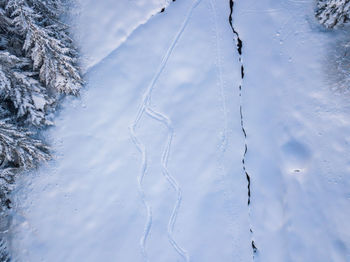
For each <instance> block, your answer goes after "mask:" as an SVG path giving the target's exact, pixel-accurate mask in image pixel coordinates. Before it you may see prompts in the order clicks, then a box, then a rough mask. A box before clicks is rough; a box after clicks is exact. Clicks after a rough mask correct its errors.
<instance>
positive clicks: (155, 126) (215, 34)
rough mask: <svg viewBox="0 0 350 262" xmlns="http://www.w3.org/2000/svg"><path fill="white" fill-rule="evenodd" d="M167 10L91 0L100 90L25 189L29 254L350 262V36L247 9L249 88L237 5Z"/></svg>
mask: <svg viewBox="0 0 350 262" xmlns="http://www.w3.org/2000/svg"><path fill="white" fill-rule="evenodd" d="M146 2H147V4H146ZM131 5H137V6H138V9H133V8H131ZM163 5H167V3H166V2H162V1H152V2H149V3H148V1H127V0H123V1H117V2H116V1H97V2H96V1H86V2H85V1H84V2H82V3H81V9H80V10H81V15H80V17H78V18H77V22H76V26H77V28H79V30H78V31H77V33H76V34H77V38H78V39H80V42H81V45H82V50H83V55H84V57H86V58H88V59H87V60H88V62H87V64H86V65H87V67H89V68H90V70H89V71H88V73H87V75H86V78H87V83H88V84H87V87H86V90H85V92H84V93H83V94H82V97H81V98H80V99H69V100H67V101H66V103H65V105H64V108H63V110H62V112H61V113H60V115H59V117H58V119H57V123H56V124H57V125H56V127H55V128H53V129H51V130H50V131H49V132H48V134H47V136H48V137H49V139H50V140H51V141H52V144H53V146H54V149H55V151H56V154H57V159H56V160H55V161H53V162H51V163H50V164H49V165H47V166H43V167H42V168H41V169H40V170H39V171H38V172H35V173H33V174H29V175H28V176H27V177H26V178H25V179H23V180H22V181H21V182H19V185H18V189H17V191H16V192H15V194H14V198H15V202H16V208H15V210H14V212H13V220H14V221H13V224H14V225H13V229H12V233H13V241H12V244H13V253H14V254H15V257H16V258H17V260H18V261H50V262H54V261H169V262H171V261H198V262H206V261H208V262H209V261H210V262H211V261H223V262H226V261H253V249H252V247H251V241H252V239H253V240H254V243H255V245H256V247H257V249H258V251H257V253H256V254H255V255H254V260H255V261H266V262H274V261H277V262H281V261H305V262H309V261H318V262H319V261H321V262H322V261H348V260H350V253H349V248H350V236H349V234H350V230H349V228H348V227H349V226H348V224H347V223H346V221H347V218H348V217H349V215H350V214H349V212H350V209H349V208H348V207H349V199H350V192H349V182H350V178H349V171H350V167H349V161H348V159H349V153H350V152H349V146H348V144H349V135H348V134H350V132H349V131H350V130H349V127H350V126H349V120H348V119H349V117H348V116H349V113H350V112H349V111H350V108H349V106H348V105H347V104H348V103H347V100H348V97H347V96H348V94H347V93H346V92H345V90H344V88H338V87H339V86H340V85H344V83H345V84H346V83H347V82H346V81H347V79H346V78H344V75H343V74H342V69H344V68H345V67H346V61H345V62H344V61H343V62H342V63H337V62H339V61H338V60H337V61H335V60H334V59H333V58H334V57H335V56H339V53H336V51H337V50H338V51H337V52H340V51H344V52H345V51H347V50H346V49H347V47H342V48H343V49H341V48H339V46H343V45H342V43H343V42H344V40H343V38H342V37H340V35H341V34H343V35H344V33H342V32H336V33H331V32H327V31H322V30H321V28H320V27H319V26H318V25H317V24H316V22H315V21H314V17H313V1H312V0H308V1H306V0H305V1H302V0H298V1H297V0H294V1H291V0H285V1H279V0H260V1H258V2H257V1H253V0H244V1H243V0H239V1H238V0H237V1H236V2H235V6H234V9H233V14H232V16H233V27H234V29H235V30H236V31H237V33H238V34H239V37H240V39H241V40H242V41H243V49H242V64H243V66H244V78H243V81H241V68H240V67H241V62H240V61H239V55H238V52H237V48H236V46H235V41H234V40H235V36H234V34H233V32H232V30H231V27H230V25H229V23H228V17H229V15H230V5H229V1H228V0H227V1H219V0H194V1H176V2H172V3H170V5H169V6H168V7H167V8H166V10H165V12H163V13H159V14H157V13H158V12H159V9H160V7H161V6H163ZM112 7H113V8H112ZM135 10H137V12H136V11H135ZM134 11H135V13H134ZM152 14H154V15H153V16H152V17H151V15H152ZM101 18H105V19H101ZM146 21H147V22H146ZM92 26H96V28H97V29H96V30H94V32H95V34H90V33H89V28H91V27H92ZM340 49H341V50H340ZM330 50H336V51H334V52H333V53H332V52H330ZM339 50H340V51H339ZM331 58H332V59H331ZM344 64H345V65H344ZM330 68H331V69H332V70H330ZM334 68H336V69H334ZM335 76H337V77H335ZM240 84H241V85H242V91H241V95H242V96H241V97H240V91H239V85H240ZM240 107H241V108H242V120H243V127H244V130H245V131H246V133H247V138H246V139H245V137H244V134H243V132H242V123H241V114H240ZM245 144H247V154H246V155H245V157H244V149H245ZM243 157H244V160H245V167H246V169H247V172H248V173H249V175H250V179H251V185H250V190H251V205H250V206H247V200H248V189H247V185H248V184H247V179H246V176H245V174H244V172H243V165H242V158H243ZM250 229H252V231H253V232H252V233H251V232H250Z"/></svg>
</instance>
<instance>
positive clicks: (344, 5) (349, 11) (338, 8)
mask: <svg viewBox="0 0 350 262" xmlns="http://www.w3.org/2000/svg"><path fill="white" fill-rule="evenodd" d="M316 17H317V19H318V20H319V21H320V23H321V24H323V25H324V26H325V27H327V28H335V27H339V26H342V25H344V24H346V23H348V22H349V18H350V0H318V1H317V8H316Z"/></svg>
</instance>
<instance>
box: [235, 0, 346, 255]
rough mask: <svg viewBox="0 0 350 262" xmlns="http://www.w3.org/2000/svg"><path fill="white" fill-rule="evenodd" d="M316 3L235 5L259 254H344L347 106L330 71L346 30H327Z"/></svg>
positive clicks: (342, 50) (343, 91)
mask: <svg viewBox="0 0 350 262" xmlns="http://www.w3.org/2000/svg"><path fill="white" fill-rule="evenodd" d="M313 4H314V2H313V1H271V0H263V1H259V3H257V2H256V1H250V0H247V1H239V2H237V6H236V8H237V9H236V13H235V14H236V17H237V19H236V27H237V28H239V29H240V34H241V37H242V38H243V39H244V43H245V49H244V58H245V60H244V61H245V72H246V74H245V83H244V85H245V88H244V89H243V100H244V101H243V108H244V120H245V125H246V130H247V132H248V153H247V159H246V163H247V169H248V171H249V173H250V175H251V177H252V203H253V205H252V224H253V228H254V237H255V241H256V244H257V245H258V248H259V249H260V251H261V252H260V255H259V258H260V260H259V261H325V262H326V261H349V260H350V250H349V247H350V228H349V224H348V223H347V222H346V221H347V220H348V218H349V216H350V209H349V204H350V203H349V201H350V198H349V196H350V195H349V193H350V192H349V188H350V187H349V183H350V177H349V171H350V170H349V157H350V147H349V134H350V125H349V115H350V107H349V103H348V99H349V97H348V95H347V94H346V89H345V88H348V87H346V86H341V84H342V83H343V82H344V81H341V79H339V80H338V81H337V80H336V79H334V76H335V75H340V74H341V71H340V70H341V69H342V68H341V67H339V66H337V64H336V63H335V62H334V57H335V55H336V54H337V53H338V56H343V54H344V53H345V51H346V50H345V49H346V48H345V47H343V48H340V47H341V45H340V44H339V41H344V40H341V39H342V38H344V37H343V36H342V35H344V32H339V35H338V34H336V33H331V32H327V31H323V30H322V28H321V27H320V26H318V25H317V23H316V21H315V20H314V17H313V7H314V6H313ZM256 25H261V30H256ZM343 43H344V42H343ZM330 68H333V70H332V71H330V70H329V69H330ZM334 68H337V69H335V70H334ZM330 79H331V81H330ZM336 86H338V87H339V88H338V90H336V89H335V88H334V87H336Z"/></svg>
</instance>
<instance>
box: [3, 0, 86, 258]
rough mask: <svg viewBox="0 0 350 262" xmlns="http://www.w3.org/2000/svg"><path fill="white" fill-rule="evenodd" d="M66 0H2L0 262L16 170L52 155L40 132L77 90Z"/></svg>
mask: <svg viewBox="0 0 350 262" xmlns="http://www.w3.org/2000/svg"><path fill="white" fill-rule="evenodd" d="M64 1H65V0H0V152H1V153H0V262H2V261H10V255H9V253H8V250H7V245H6V233H5V232H6V231H7V227H8V224H9V218H8V213H7V211H8V209H10V208H11V201H10V199H9V193H10V192H11V188H12V186H13V184H14V181H15V178H16V175H17V174H18V173H20V172H23V171H24V170H28V169H30V168H35V167H36V166H37V164H38V163H39V162H41V161H45V160H48V159H50V153H49V148H48V146H47V145H45V143H44V142H43V141H42V140H40V139H38V134H39V131H40V130H41V129H42V128H45V127H46V126H48V125H51V124H52V121H51V119H50V115H52V114H51V113H52V112H54V110H55V108H56V107H57V104H58V102H59V101H60V98H62V95H64V94H72V95H77V94H78V93H79V90H80V88H81V86H82V78H81V74H80V70H79V67H78V62H77V57H78V54H77V51H76V49H75V47H74V43H73V41H72V40H71V38H70V37H69V32H68V26H67V25H65V24H64V23H62V22H61V21H60V20H61V17H62V15H63V14H64V10H66V9H65V7H66V3H65V2H64Z"/></svg>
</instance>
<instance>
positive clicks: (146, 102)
mask: <svg viewBox="0 0 350 262" xmlns="http://www.w3.org/2000/svg"><path fill="white" fill-rule="evenodd" d="M200 2H201V0H195V1H194V2H193V4H192V6H191V8H190V10H189V11H188V13H187V15H186V18H185V20H184V21H183V23H182V25H181V27H180V29H179V31H178V32H177V34H176V35H175V38H174V40H173V41H172V43H171V45H170V46H169V48H168V50H167V52H166V54H165V55H164V56H163V59H162V62H161V63H160V66H159V68H158V70H157V72H156V74H155V75H154V77H153V79H152V81H151V83H150V84H149V86H148V88H147V90H146V91H145V93H144V94H143V99H142V102H141V104H140V107H139V110H138V113H137V116H136V118H135V120H134V122H133V123H132V125H131V126H130V135H131V137H132V140H133V142H134V144H135V146H136V147H137V148H138V150H139V151H140V153H141V155H142V166H141V173H140V175H139V177H138V185H139V191H140V194H141V197H142V201H143V203H144V205H145V208H146V210H147V223H146V226H145V230H144V233H143V235H142V237H141V240H140V244H141V249H142V253H143V256H144V259H145V261H148V257H147V252H146V247H145V245H146V241H147V237H148V235H149V232H150V230H151V226H152V208H151V206H150V205H149V204H148V203H147V201H146V198H145V193H144V189H143V185H142V184H143V183H142V182H143V178H144V177H145V175H146V171H147V152H146V148H145V146H144V144H142V142H141V141H140V140H139V139H138V137H137V135H136V129H137V127H138V125H139V124H140V123H141V121H142V118H143V116H144V114H147V115H149V116H150V117H152V118H153V119H154V120H156V121H158V122H161V123H163V124H164V125H165V126H166V127H167V129H168V140H167V143H166V146H165V149H164V151H163V153H162V160H161V164H162V170H163V175H164V176H165V177H166V179H167V180H168V182H169V183H170V185H171V186H172V187H173V189H174V190H175V191H176V194H177V201H176V204H175V206H174V208H173V212H172V214H171V217H170V220H169V223H168V238H169V241H170V243H171V245H172V246H173V248H174V249H175V250H176V252H177V253H178V254H179V255H180V256H181V257H182V258H183V259H184V260H185V261H190V258H189V255H188V253H187V251H186V250H184V249H183V248H182V247H180V246H179V244H178V243H177V242H176V240H175V239H174V236H173V229H174V225H175V222H176V218H177V214H178V210H179V208H180V205H181V199H182V193H181V187H180V186H179V185H178V183H177V182H176V179H175V178H174V177H172V176H171V175H170V173H169V171H168V167H167V163H168V156H169V152H170V148H171V142H172V138H173V132H174V131H173V128H172V126H171V121H170V119H169V118H168V117H167V116H165V115H163V114H161V113H158V112H156V111H154V110H152V109H151V107H150V101H151V96H152V90H153V89H154V86H155V84H156V83H157V80H158V79H159V77H160V75H161V74H162V72H163V70H164V68H165V66H166V64H167V62H168V60H169V58H170V56H171V54H172V52H173V50H174V48H175V45H176V43H177V42H178V41H179V39H180V37H181V35H182V33H183V32H184V30H185V28H186V26H187V24H188V22H189V20H190V17H191V15H192V12H193V10H194V9H195V8H196V7H197V6H198V4H199V3H200Z"/></svg>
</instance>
